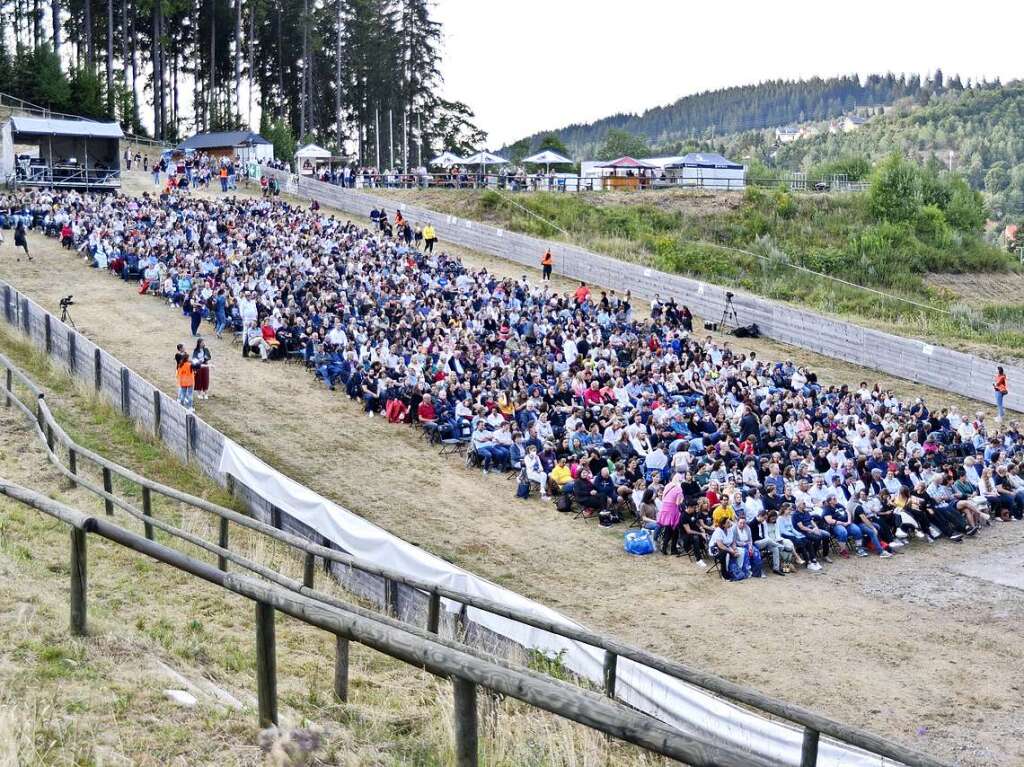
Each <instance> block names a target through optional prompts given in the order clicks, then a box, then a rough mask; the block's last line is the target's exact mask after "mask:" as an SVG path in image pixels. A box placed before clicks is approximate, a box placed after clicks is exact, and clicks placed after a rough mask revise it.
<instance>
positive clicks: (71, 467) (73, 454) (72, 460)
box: [68, 447, 78, 487]
mask: <svg viewBox="0 0 1024 767" xmlns="http://www.w3.org/2000/svg"><path fill="white" fill-rule="evenodd" d="M68 471H69V472H71V476H72V477H75V476H78V452H77V451H76V450H75V449H74V448H73V447H72V448H68ZM70 481H71V487H78V483H77V482H75V480H73V479H72V480H70Z"/></svg>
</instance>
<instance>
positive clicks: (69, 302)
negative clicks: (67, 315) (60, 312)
mask: <svg viewBox="0 0 1024 767" xmlns="http://www.w3.org/2000/svg"><path fill="white" fill-rule="evenodd" d="M72 298H74V296H67V297H65V298H62V299H61V300H60V308H61V309H67V308H68V307H69V306H71V305H72V304H74V303H75V302H74V301H72V300H71V299H72Z"/></svg>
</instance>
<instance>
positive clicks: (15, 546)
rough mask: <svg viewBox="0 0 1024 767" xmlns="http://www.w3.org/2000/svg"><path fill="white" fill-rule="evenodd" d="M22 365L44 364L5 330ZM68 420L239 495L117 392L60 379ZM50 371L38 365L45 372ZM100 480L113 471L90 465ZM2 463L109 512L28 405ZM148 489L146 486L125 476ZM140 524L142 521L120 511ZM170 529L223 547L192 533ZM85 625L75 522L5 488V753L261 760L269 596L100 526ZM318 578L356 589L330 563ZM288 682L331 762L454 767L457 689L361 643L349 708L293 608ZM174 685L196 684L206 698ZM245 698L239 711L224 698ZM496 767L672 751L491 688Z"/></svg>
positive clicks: (650, 760)
mask: <svg viewBox="0 0 1024 767" xmlns="http://www.w3.org/2000/svg"><path fill="white" fill-rule="evenodd" d="M0 349H3V351H4V353H7V354H8V355H9V356H14V357H17V358H18V363H19V364H21V365H28V366H33V367H36V370H37V371H39V372H41V371H42V368H40V367H39V366H40V365H41V363H40V361H39V360H38V359H35V358H33V356H32V355H29V354H27V353H26V352H25V349H24V348H23V347H20V346H15V345H12V342H11V340H10V339H9V337H7V336H0ZM46 379H47V381H46V382H47V383H48V384H50V385H48V386H47V387H46V388H47V391H48V392H51V393H52V394H51V395H50V396H51V397H52V398H53V400H54V404H55V406H56V408H57V413H58V417H59V418H60V420H61V422H62V423H64V424H66V425H67V427H68V431H69V433H70V434H71V435H72V436H73V437H74V438H75V439H76V440H78V441H80V442H82V443H83V444H88V445H94V444H96V443H100V445H99V449H102V450H104V451H105V452H108V453H114V454H116V455H117V456H118V460H120V461H121V462H123V463H125V464H127V465H129V466H130V467H132V468H134V469H136V470H138V471H140V472H142V473H145V474H147V475H149V476H154V477H157V478H163V479H165V481H166V479H167V478H168V477H169V476H173V475H174V474H175V473H178V474H179V476H178V483H177V484H179V485H182V486H185V487H187V488H188V489H190V490H191V491H192V492H196V493H198V494H200V495H204V496H207V497H211V498H213V499H216V500H218V501H222V502H223V501H226V499H225V498H223V494H222V493H221V491H220V490H219V489H218V488H216V487H213V486H211V485H210V484H209V483H208V482H206V481H205V480H204V479H203V478H202V477H200V476H199V475H197V474H196V473H195V472H194V471H192V470H190V469H186V470H182V469H181V468H180V467H178V466H176V464H175V462H174V460H173V458H171V457H170V456H169V455H168V454H166V453H164V452H163V451H162V450H161V449H160V448H159V447H158V446H156V445H154V444H152V443H151V442H150V441H149V440H148V439H147V438H146V437H144V436H143V435H141V434H138V433H136V432H135V430H134V429H133V427H132V426H131V425H130V424H128V423H127V422H125V421H124V419H122V418H121V417H120V416H118V415H117V414H116V413H114V412H113V411H112V410H111V409H110V408H108V407H107V406H106V405H103V404H100V403H97V402H95V401H93V400H92V399H91V397H90V396H89V395H87V394H86V393H84V392H83V391H80V390H78V389H77V388H75V387H72V386H70V385H69V384H68V383H67V381H66V379H64V380H62V378H61V377H60V374H59V373H55V374H53V375H47V376H46ZM37 380H38V378H37ZM82 468H83V469H85V472H84V474H85V476H89V478H90V479H92V480H94V481H98V473H95V472H90V471H89V470H88V469H87V467H82ZM0 476H4V477H5V478H7V479H10V480H12V481H15V482H18V483H20V484H24V485H27V486H31V487H34V488H36V489H38V490H40V491H41V492H44V493H46V494H48V495H50V496H51V497H55V498H58V499H60V500H62V501H64V502H65V503H69V504H71V505H73V506H75V507H76V508H80V509H83V510H87V511H91V512H93V513H99V514H102V513H103V512H102V502H100V501H98V500H97V499H95V497H94V496H92V495H91V494H90V493H88V491H86V490H83V489H81V488H79V489H76V490H70V489H69V488H68V487H67V483H66V482H64V481H63V479H62V478H61V477H60V475H59V474H58V472H57V471H56V470H55V469H54V468H53V467H52V466H51V465H50V464H49V463H48V462H47V461H46V459H45V456H44V453H43V451H42V449H41V448H40V446H39V445H38V444H36V443H35V438H34V436H33V435H32V434H31V432H30V431H29V430H28V429H27V428H26V426H25V424H24V420H23V418H22V416H21V415H20V413H18V412H17V411H15V410H13V409H12V410H7V409H3V408H0ZM117 490H118V492H119V494H122V495H127V496H129V497H132V496H133V495H134V497H135V500H136V501H138V493H137V492H134V493H133V492H132V491H130V489H129V488H127V487H118V488H117ZM154 513H155V515H156V516H157V517H158V518H160V519H163V520H165V521H170V522H172V523H174V524H176V525H178V526H179V527H180V528H181V529H183V530H186V531H188V532H191V533H195V534H198V535H201V536H203V537H204V538H206V539H207V540H214V539H215V538H216V529H215V522H214V520H213V518H212V517H211V516H210V515H207V514H204V513H202V512H198V511H195V510H186V509H184V508H183V507H181V505H180V504H176V503H172V502H168V501H167V500H166V499H163V498H157V497H154ZM118 519H119V521H120V522H121V523H123V524H126V525H127V526H128V527H130V528H133V529H137V528H138V527H139V525H138V524H137V523H136V522H133V521H132V520H130V519H128V518H127V517H126V515H124V514H123V513H121V512H119V513H118ZM157 538H158V540H160V542H162V543H165V544H169V545H174V547H175V548H181V549H183V550H185V551H187V552H188V553H190V554H192V555H193V556H199V557H200V558H205V559H207V561H210V557H209V555H205V554H201V553H200V552H199V551H198V550H197V549H195V548H193V547H189V546H188V545H187V544H180V543H178V542H175V541H173V540H172V539H171V538H170V537H169V536H167V535H165V534H162V533H159V532H158V533H157ZM89 546H90V548H89V568H90V571H89V625H90V636H89V637H88V638H86V639H75V638H72V637H70V635H69V634H68V631H67V621H68V604H67V583H68V581H67V578H68V559H67V557H68V553H67V551H68V534H67V530H66V528H64V527H63V526H62V525H61V524H60V523H57V522H55V521H53V520H52V519H50V518H48V517H45V516H44V515H42V514H40V513H38V512H36V511H34V510H32V509H28V508H26V507H23V506H21V505H19V504H16V503H13V502H10V501H8V500H7V499H0V767H8V766H13V765H36V764H40V765H43V764H45V765H101V764H102V765H119V764H125V765H154V767H155V766H157V765H159V766H161V767H162V766H163V765H255V764H262V763H263V762H262V759H263V757H262V754H261V752H260V751H259V749H258V747H257V745H256V743H257V739H256V735H257V730H258V727H257V725H256V714H255V711H254V707H255V690H254V684H255V656H254V649H253V647H254V626H253V611H252V605H251V603H249V602H248V601H246V600H244V599H241V598H239V597H236V596H234V595H231V594H229V593H227V592H224V591H222V590H220V589H217V588H216V587H213V586H210V585H207V584H204V583H202V582H200V581H198V580H197V579H194V578H191V577H189V576H187V575H185V574H183V573H180V572H178V571H176V570H172V569H170V568H167V567H164V566H162V565H159V564H157V563H154V562H152V561H150V560H148V559H146V558H144V557H141V556H140V555H137V554H134V553H132V552H130V551H128V550H126V549H123V548H121V547H119V546H116V545H114V544H110V543H108V542H106V541H104V540H102V539H99V538H90V542H89ZM232 548H233V550H236V551H237V552H238V553H240V554H242V555H243V556H246V557H248V558H250V559H253V560H255V561H257V562H260V563H261V564H264V565H268V566H271V567H273V568H275V569H277V570H278V571H279V572H282V573H284V574H286V575H289V576H291V577H293V578H299V579H301V572H302V563H301V560H300V559H299V557H297V556H295V555H294V554H293V553H292V551H291V550H290V549H288V548H287V547H284V546H281V545H277V544H275V542H273V541H270V540H268V539H266V538H264V537H262V536H257V535H251V534H249V533H248V532H247V531H245V530H242V529H239V528H235V529H234V530H233V532H232ZM318 588H320V589H321V590H323V591H326V592H327V593H330V594H332V595H334V596H336V597H340V598H347V599H350V600H351V597H349V596H347V595H346V594H345V593H344V592H343V591H342V590H341V589H340V588H339V587H337V585H336V584H333V582H329V581H328V580H327V579H325V578H324V577H323V576H321V577H320V578H319V579H318ZM277 640H278V669H279V670H278V694H279V701H280V707H281V717H282V724H283V725H284V726H313V727H317V728H319V729H321V730H322V731H323V734H324V737H323V746H322V748H321V749H320V751H318V752H317V755H316V757H317V758H316V761H315V762H314V763H315V764H324V765H327V764H330V765H346V766H351V767H356V766H357V765H358V766H360V767H361V766H362V765H407V764H416V765H445V764H450V763H451V761H452V759H453V750H452V749H453V745H452V732H451V726H450V722H451V713H452V696H451V686H450V684H449V683H447V682H446V681H444V680H439V679H436V678H435V677H433V676H431V675H429V674H427V673H425V672H421V671H417V670H416V669H414V668H411V667H409V666H406V665H404V664H402V663H400V662H398V661H393V660H391V659H389V658H386V657H384V656H382V655H380V654H378V653H375V652H373V651H371V650H368V649H365V648H361V647H358V646H356V645H353V647H352V651H351V658H350V662H351V671H350V674H351V677H350V679H351V683H350V698H351V702H350V703H348V704H341V703H339V702H337V701H336V700H335V699H334V697H333V692H332V689H331V682H332V674H333V638H332V637H330V636H329V635H327V634H325V633H324V632H320V631H316V630H314V629H311V628H309V627H307V626H305V625H304V624H301V623H300V622H298V621H293V620H291V619H288V618H285V617H283V616H282V617H279V618H278V623H277ZM166 689H186V690H188V691H189V692H191V693H192V694H194V695H195V696H196V697H197V698H198V699H199V703H198V705H197V706H196V707H195V708H193V709H188V708H182V707H179V706H176V705H174V704H173V703H171V702H170V701H169V700H167V698H166V697H165V694H164V690H166ZM225 700H234V701H237V703H238V707H236V706H234V705H231V704H229V703H225V702H224V701H225ZM481 721H482V723H483V724H482V733H483V736H484V737H483V739H482V743H481V747H482V752H483V753H482V757H483V758H484V759H485V763H486V764H493V765H508V767H518V766H519V765H529V764H534V765H566V766H569V765H573V766H575V765H581V766H582V765H588V766H593V767H597V765H605V764H609V763H614V764H626V765H636V767H643V766H644V765H659V764H663V760H661V759H660V758H654V757H649V756H647V755H645V754H643V753H641V752H639V751H637V750H636V749H633V748H631V747H627V746H623V745H620V744H610V743H607V742H606V741H605V739H604V738H603V736H600V735H598V734H596V733H593V732H591V731H589V730H587V729H585V728H583V727H579V726H576V725H573V724H571V723H568V722H565V721H563V720H560V719H558V718H557V717H553V716H550V715H547V714H543V713H541V712H538V711H536V710H535V709H531V708H529V707H527V706H525V705H522V704H519V703H516V702H513V701H498V700H495V699H493V698H491V697H489V696H488V695H486V694H483V695H482V696H481Z"/></svg>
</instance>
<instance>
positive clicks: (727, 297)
mask: <svg viewBox="0 0 1024 767" xmlns="http://www.w3.org/2000/svg"><path fill="white" fill-rule="evenodd" d="M735 295H736V294H735V293H730V292H729V291H728V290H727V291H725V300H726V301H732V297H733V296H735ZM68 298H70V296H68Z"/></svg>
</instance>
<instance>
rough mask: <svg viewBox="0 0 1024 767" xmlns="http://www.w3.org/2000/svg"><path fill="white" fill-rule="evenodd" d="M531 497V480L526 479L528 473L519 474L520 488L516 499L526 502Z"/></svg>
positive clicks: (517, 490)
mask: <svg viewBox="0 0 1024 767" xmlns="http://www.w3.org/2000/svg"><path fill="white" fill-rule="evenodd" d="M529 497H530V480H528V479H527V478H526V472H525V471H521V472H519V486H518V487H517V488H516V498H522V499H523V500H524V501H525V500H526V499H527V498H529Z"/></svg>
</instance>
